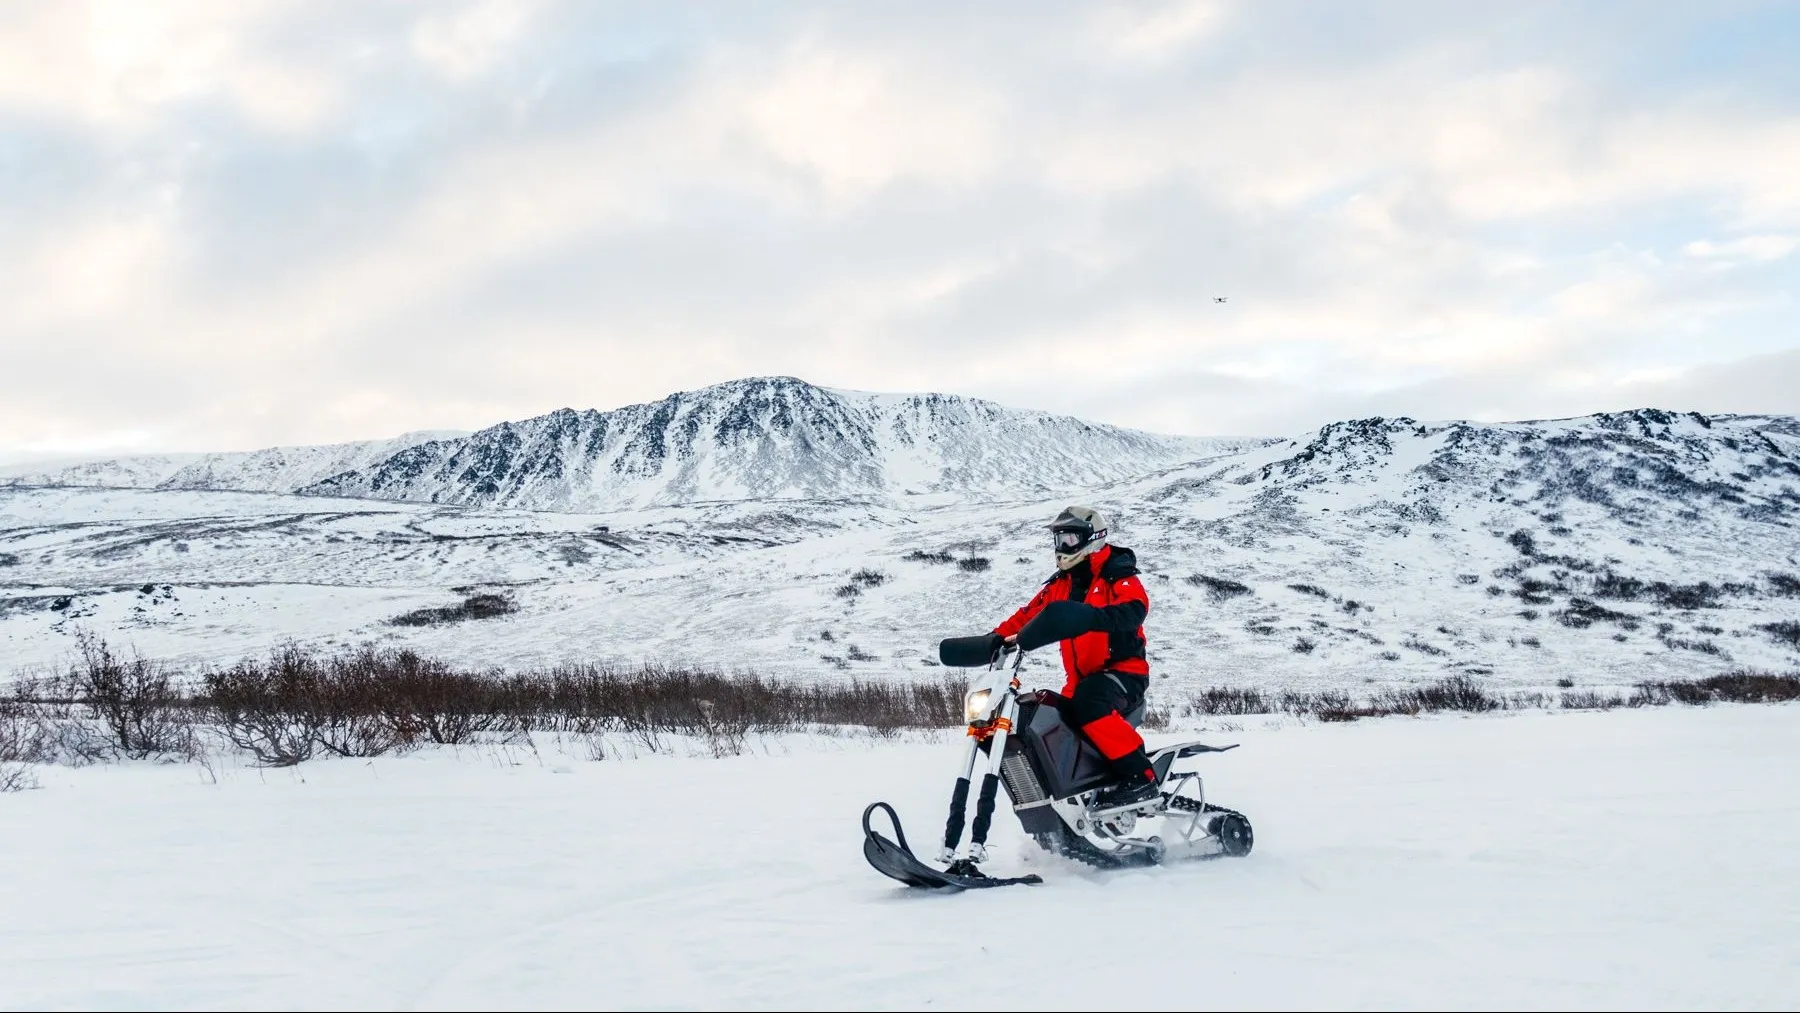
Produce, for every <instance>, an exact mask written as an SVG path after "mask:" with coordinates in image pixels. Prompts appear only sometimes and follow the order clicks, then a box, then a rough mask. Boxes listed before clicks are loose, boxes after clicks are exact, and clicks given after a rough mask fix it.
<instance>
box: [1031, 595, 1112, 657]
mask: <svg viewBox="0 0 1800 1013" xmlns="http://www.w3.org/2000/svg"><path fill="white" fill-rule="evenodd" d="M1099 628H1100V610H1099V609H1097V608H1095V607H1094V606H1092V605H1083V604H1082V603H1080V602H1078V601H1053V602H1051V603H1049V604H1048V605H1045V606H1044V607H1043V608H1042V609H1041V610H1040V611H1039V612H1038V614H1037V615H1036V616H1035V617H1034V618H1033V619H1032V620H1031V621H1030V622H1028V623H1026V624H1025V628H1024V629H1022V630H1020V631H1019V648H1020V650H1025V651H1035V650H1037V649H1038V648H1040V647H1042V646H1044V645H1045V644H1054V643H1056V642H1057V641H1059V640H1068V639H1069V638H1071V637H1079V636H1081V635H1082V634H1083V633H1091V632H1093V631H1094V630H1097V629H1099Z"/></svg>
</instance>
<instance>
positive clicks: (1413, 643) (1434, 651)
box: [1400, 633, 1450, 658]
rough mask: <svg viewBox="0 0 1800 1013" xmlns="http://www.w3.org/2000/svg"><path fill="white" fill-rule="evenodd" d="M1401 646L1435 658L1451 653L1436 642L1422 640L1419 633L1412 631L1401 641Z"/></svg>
mask: <svg viewBox="0 0 1800 1013" xmlns="http://www.w3.org/2000/svg"><path fill="white" fill-rule="evenodd" d="M1400 646H1401V647H1404V648H1406V649H1407V650H1409V651H1418V652H1419V653H1420V654H1428V655H1430V656H1431V657H1434V658H1442V657H1444V656H1445V655H1447V654H1449V653H1450V652H1449V651H1446V650H1445V649H1443V648H1442V647H1439V646H1437V645H1436V644H1433V643H1429V642H1427V641H1424V640H1420V639H1419V638H1418V636H1417V635H1415V634H1412V633H1408V634H1407V635H1406V636H1405V638H1403V639H1402V640H1401V641H1400Z"/></svg>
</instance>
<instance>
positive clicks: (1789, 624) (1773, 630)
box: [1757, 620, 1800, 650]
mask: <svg viewBox="0 0 1800 1013" xmlns="http://www.w3.org/2000/svg"><path fill="white" fill-rule="evenodd" d="M1757 629H1759V630H1762V631H1763V632H1764V633H1767V634H1768V635H1769V636H1771V637H1773V638H1775V642H1776V643H1778V644H1786V645H1787V646H1789V647H1792V648H1794V649H1795V650H1800V623H1797V622H1794V621H1792V620H1783V621H1781V622H1778V623H1763V624H1762V625H1761V626H1758V627H1757Z"/></svg>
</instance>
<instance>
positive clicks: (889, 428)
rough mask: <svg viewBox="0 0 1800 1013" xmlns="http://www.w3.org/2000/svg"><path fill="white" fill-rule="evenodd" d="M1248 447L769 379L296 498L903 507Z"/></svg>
mask: <svg viewBox="0 0 1800 1013" xmlns="http://www.w3.org/2000/svg"><path fill="white" fill-rule="evenodd" d="M1249 442H1250V444H1251V445H1253V444H1254V442H1255V441H1249ZM1244 445H1246V443H1245V442H1244V441H1238V442H1230V441H1215V440H1200V439H1192V438H1185V437H1171V436H1156V435H1152V434H1149V433H1143V432H1138V431H1135V430H1130V429H1119V428H1116V427H1113V426H1102V425H1095V424H1092V423H1088V422H1083V421H1081V420H1079V419H1074V418H1068V417H1066V416H1056V415H1048V414H1045V413H1042V412H1029V411H1016V410H1013V409H1009V408H1003V407H1001V406H1000V405H997V404H994V403H992V402H988V401H981V400H978V399H975V398H967V397H959V396H956V395H950V394H914V395H887V394H868V393H860V392H851V391H838V390H829V389H826V388H823V387H815V386H813V385H812V384H809V383H805V382H804V381H801V380H796V379H794V378H792V377H766V378H752V379H746V380H736V381H732V382H730V383H723V384H719V385H717V386H713V387H708V388H705V389H703V390H698V391H691V392H683V393H677V394H671V395H670V396H668V397H666V398H664V399H663V400H661V401H657V402H654V403H652V404H641V405H630V406H627V407H624V408H619V409H616V410H614V411H609V412H600V411H591V410H590V411H581V412H578V411H573V410H568V409H564V410H562V411H558V412H552V413H551V414H549V415H543V416H539V417H538V418H533V419H526V420H524V421H522V422H506V423H502V424H500V425H497V426H494V427H492V428H489V429H484V430H482V431H481V432H478V433H475V434H473V435H472V436H469V437H466V438H464V439H460V440H442V441H436V442H433V443H427V444H422V445H420V446H417V447H413V448H411V449H409V450H406V451H402V452H401V453H398V454H396V455H394V456H393V457H391V458H389V459H388V460H386V461H383V462H381V463H379V464H375V465H372V466H370V467H365V468H361V469H358V470H355V471H351V472H348V473H346V474H343V475H338V476H335V477H333V478H330V479H327V480H325V481H322V482H319V483H317V484H314V485H311V486H308V487H306V488H304V489H302V490H300V491H301V492H303V493H305V494H307V495H315V496H355V497H367V498H375V499H392V500H403V501H408V502H418V503H457V504H463V505H467V506H490V507H492V506H504V507H522V508H526V509H536V510H608V509H617V508H620V507H633V506H648V505H667V504H676V503H692V502H705V501H717V500H776V499H817V500H825V499H859V500H876V501H885V502H890V503H894V502H901V501H902V500H903V499H904V498H905V497H909V496H917V495H921V494H932V493H942V494H948V495H950V496H952V497H953V498H957V499H964V500H967V499H985V498H993V497H1000V498H1016V497H1019V496H1025V495H1033V494H1041V493H1044V492H1048V491H1050V490H1054V489H1073V488H1080V487H1084V486H1091V485H1095V484H1098V483H1102V482H1108V481H1117V480H1120V479H1123V478H1128V477H1131V476H1133V475H1139V474H1143V473H1145V472H1148V471H1152V470H1155V469H1158V468H1163V467H1168V466H1169V465H1172V464H1176V463H1178V462H1181V461H1186V460H1190V459H1192V458H1195V457H1201V456H1205V455H1208V454H1216V453H1219V452H1221V451H1223V450H1232V449H1237V448H1239V447H1242V446H1244Z"/></svg>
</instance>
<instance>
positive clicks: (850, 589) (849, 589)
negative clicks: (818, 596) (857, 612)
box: [831, 584, 862, 601]
mask: <svg viewBox="0 0 1800 1013" xmlns="http://www.w3.org/2000/svg"><path fill="white" fill-rule="evenodd" d="M831 593H832V594H835V595H837V596H838V597H839V598H843V599H844V600H846V601H853V600H855V599H856V598H857V596H859V595H861V594H862V587H861V585H858V584H839V585H838V586H837V589H836V590H834V591H832V592H831Z"/></svg>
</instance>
